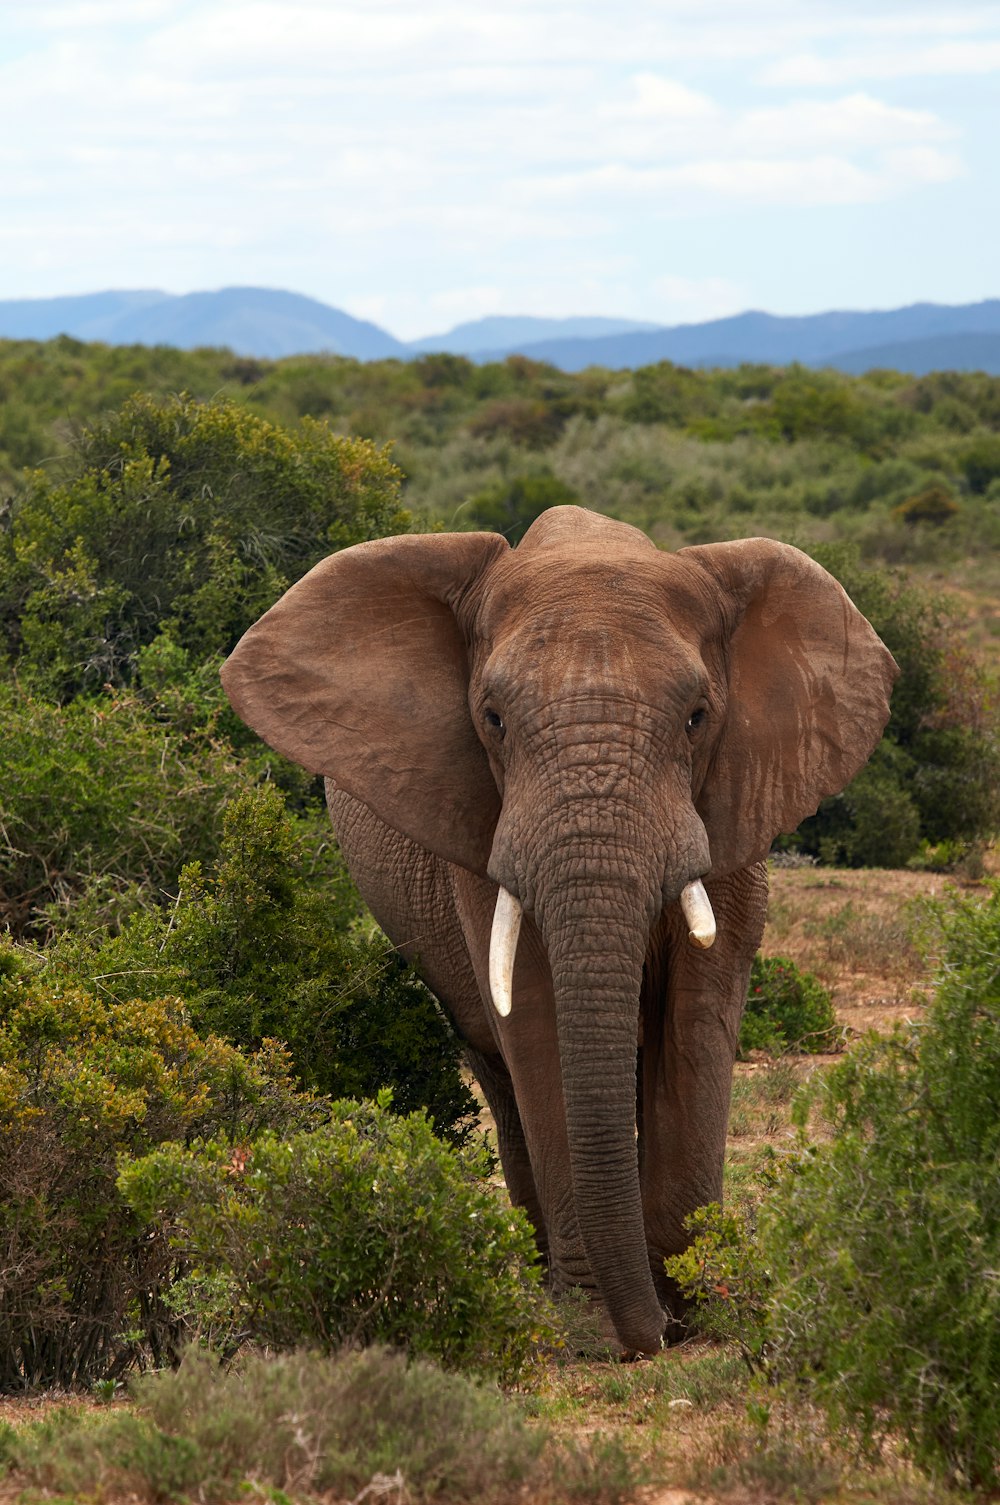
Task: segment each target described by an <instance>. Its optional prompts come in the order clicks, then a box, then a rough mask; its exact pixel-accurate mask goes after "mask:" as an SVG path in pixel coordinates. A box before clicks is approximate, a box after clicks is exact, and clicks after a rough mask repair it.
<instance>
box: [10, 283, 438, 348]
mask: <svg viewBox="0 0 1000 1505" xmlns="http://www.w3.org/2000/svg"><path fill="white" fill-rule="evenodd" d="M56 334H68V335H72V336H73V337H74V338H76V339H78V340H103V341H104V342H106V343H107V344H109V345H176V346H178V347H179V348H180V349H181V350H193V349H195V348H196V347H197V346H206V345H208V346H222V347H225V348H227V349H229V350H232V351H234V352H235V353H236V354H237V355H249V356H259V357H261V358H269V359H277V358H279V357H280V356H283V355H305V354H316V353H319V352H329V353H331V354H334V355H348V356H353V357H354V358H355V359H356V360H362V361H372V360H382V359H384V358H385V357H386V356H393V355H395V356H401V357H404V358H405V357H408V356H409V353H410V352H409V350H408V349H407V347H406V346H405V345H404V344H403V343H402V342H401V341H400V340H396V339H394V338H393V337H392V335H391V334H386V332H385V330H384V329H379V327H378V325H377V324H369V323H368V322H367V321H366V320H364V319H354V318H352V317H351V315H350V314H345V313H342V312H341V310H340V309H338V308H330V307H329V305H328V304H326V303H319V302H318V301H317V300H316V299H315V298H306V297H303V296H302V294H301V293H285V292H279V291H276V290H274V289H271V288H263V287H224V288H220V289H219V291H218V292H213V293H187V294H186V295H185V296H183V297H175V296H173V295H172V294H170V293H155V292H150V293H116V292H108V293H89V294H84V295H83V296H81V297H79V298H37V299H25V300H24V301H18V302H9V303H2V302H0V337H2V338H4V339H36V340H46V339H51V338H52V336H53V335H56Z"/></svg>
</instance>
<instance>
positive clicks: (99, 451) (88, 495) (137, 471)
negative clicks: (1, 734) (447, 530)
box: [0, 396, 408, 699]
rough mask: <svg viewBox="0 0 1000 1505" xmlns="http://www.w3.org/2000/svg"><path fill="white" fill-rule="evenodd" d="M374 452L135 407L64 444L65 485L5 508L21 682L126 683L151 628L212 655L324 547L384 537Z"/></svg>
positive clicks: (150, 405) (197, 407) (65, 687)
mask: <svg viewBox="0 0 1000 1505" xmlns="http://www.w3.org/2000/svg"><path fill="white" fill-rule="evenodd" d="M398 484H399V473H398V472H397V471H396V469H395V467H394V466H392V465H391V464H390V462H389V460H388V458H387V457H386V455H385V453H384V452H383V451H380V450H378V449H377V448H376V447H375V446H374V445H373V444H371V443H368V442H367V441H364V440H351V439H342V438H338V437H336V436H335V435H334V434H332V433H331V432H330V431H329V429H328V428H326V427H325V426H324V425H323V424H321V423H316V422H315V421H313V420H310V419H305V420H303V422H302V425H301V427H300V428H299V429H297V430H296V431H294V432H293V431H291V430H287V429H282V428H279V427H278V426H277V425H276V424H274V423H270V422H268V421H267V420H266V419H263V418H258V417H256V416H255V415H254V414H252V413H250V412H249V411H248V410H247V409H246V408H245V407H242V406H240V405H239V404H237V403H234V402H228V401H224V400H216V401H213V402H208V403H199V402H196V401H194V400H192V399H191V398H190V397H187V396H180V397H174V398H171V399H167V400H156V399H154V398H151V397H142V396H136V397H132V398H130V399H129V400H128V401H127V402H126V403H125V404H124V405H123V407H122V408H121V409H120V411H118V412H116V413H113V414H111V415H110V416H109V417H107V418H104V419H102V420H100V421H97V422H94V423H92V424H91V425H90V426H89V427H87V428H84V429H83V430H82V431H81V433H80V434H79V436H78V438H77V442H76V447H75V461H74V464H73V465H72V466H71V467H70V473H69V475H68V478H67V479H66V480H65V482H64V483H62V484H54V483H53V481H52V479H51V478H50V476H49V475H48V474H47V473H43V472H41V471H39V472H37V473H36V474H34V475H32V476H31V477H30V478H29V481H28V483H27V485H26V486H25V487H24V488H23V489H22V491H21V493H20V494H19V495H18V496H17V497H16V498H15V501H14V505H13V508H12V511H11V515H10V519H9V522H8V528H7V533H6V537H5V539H4V548H5V558H4V567H3V568H2V569H0V625H2V627H3V628H4V629H5V633H6V638H7V648H8V653H9V655H10V657H11V659H12V660H13V661H15V662H17V664H18V670H19V674H20V676H21V678H22V679H27V678H29V677H33V678H34V679H35V681H36V682H37V684H38V686H39V687H40V688H42V689H44V692H45V693H46V694H48V695H55V696H57V697H58V698H60V699H64V698H68V697H71V696H72V695H74V694H76V693H78V692H79V691H81V690H87V689H94V688H96V687H99V686H100V685H101V684H103V683H104V682H106V681H109V682H111V683H112V684H116V685H122V684H128V683H130V681H131V677H132V671H133V668H134V661H135V654H136V653H137V652H138V650H139V649H140V648H141V647H142V646H143V645H144V644H146V643H149V642H151V641H152V639H153V638H154V637H155V636H156V635H157V633H158V632H159V631H161V630H163V629H166V630H168V631H169V632H170V633H171V635H172V636H173V637H174V639H175V640H176V642H177V643H178V644H179V645H180V646H181V647H183V648H186V649H187V650H189V651H190V652H191V653H192V654H194V655H195V657H196V659H197V660H199V661H200V660H202V659H204V658H206V657H208V656H209V655H212V654H221V653H226V652H228V651H229V649H230V648H231V647H232V645H233V643H234V642H235V641H236V639H237V638H238V637H239V635H240V634H241V633H242V632H243V631H245V629H246V628H247V627H249V625H250V624H251V622H253V621H255V620H256V618H257V617H259V616H260V615H261V613H262V612H263V611H265V610H266V609H267V607H269V606H270V605H271V604H272V603H273V601H274V600H275V599H276V598H277V597H278V596H279V595H280V594H281V591H282V590H283V589H284V588H285V587H286V586H287V585H288V584H289V583H290V581H292V580H294V579H297V578H298V576H299V575H301V574H303V573H304V572H305V571H306V570H307V569H308V568H309V567H310V566H311V565H313V564H315V563H316V562H317V560H319V559H321V558H322V557H323V556H324V555H326V554H329V553H330V552H331V551H332V550H333V549H336V548H341V547H343V546H344V545H346V544H353V543H359V542H362V541H363V540H365V539H368V538H375V537H380V536H381V535H382V534H384V533H388V532H394V531H396V532H398V531H400V530H402V529H405V528H406V526H407V525H408V517H407V515H406V514H405V513H403V512H402V511H401V510H400V508H399V500H398Z"/></svg>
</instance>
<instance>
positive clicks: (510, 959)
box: [490, 888, 524, 1019]
mask: <svg viewBox="0 0 1000 1505" xmlns="http://www.w3.org/2000/svg"><path fill="white" fill-rule="evenodd" d="M523 913H524V911H523V910H522V908H521V901H520V900H519V899H515V897H514V895H513V894H511V893H508V891H507V890H506V889H505V888H501V889H500V892H499V893H498V894H497V907H496V909H495V911H494V913H493V930H492V933H491V935H490V996H491V997H492V999H493V1007H494V1008H495V1009H496V1011H497V1013H498V1014H499V1015H500V1017H501V1018H502V1019H506V1017H507V1015H508V1014H509V1013H510V1006H511V1001H512V998H513V990H514V957H515V956H516V955H517V938H518V936H519V935H520V933H521V916H522V914H523Z"/></svg>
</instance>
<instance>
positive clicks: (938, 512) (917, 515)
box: [892, 486, 959, 528]
mask: <svg viewBox="0 0 1000 1505" xmlns="http://www.w3.org/2000/svg"><path fill="white" fill-rule="evenodd" d="M958 510H959V508H958V503H957V502H956V501H955V499H954V497H953V496H952V495H951V493H950V492H949V491H948V489H947V487H945V486H928V487H927V488H926V489H925V490H924V491H918V492H917V494H916V496H911V497H908V498H907V499H906V501H905V502H900V504H899V506H898V507H894V508H893V509H892V515H893V517H896V518H898V519H899V521H900V522H902V523H906V524H907V526H908V527H911V528H912V527H916V525H917V524H918V523H925V524H927V525H928V526H930V527H934V528H941V527H943V526H944V525H945V523H950V522H951V520H952V519H953V518H954V517H956V516H957V515H958Z"/></svg>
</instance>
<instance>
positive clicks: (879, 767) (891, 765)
mask: <svg viewBox="0 0 1000 1505" xmlns="http://www.w3.org/2000/svg"><path fill="white" fill-rule="evenodd" d="M815 554H816V557H817V559H818V560H819V562H820V563H821V564H822V565H824V566H825V567H826V568H827V569H828V570H830V571H831V573H832V574H834V575H835V576H836V577H837V579H838V580H839V581H840V582H841V584H842V585H843V586H844V588H845V589H846V591H847V593H848V595H850V597H851V599H852V600H853V601H854V602H855V604H856V605H857V607H858V608H859V610H860V611H862V612H863V613H864V615H865V616H866V617H867V618H868V620H869V621H870V622H871V624H872V626H873V627H874V628H875V630H876V632H877V633H878V634H879V636H880V637H881V638H882V640H883V642H884V643H885V644H886V646H887V647H888V648H889V650H890V651H891V652H892V653H893V655H894V656H895V658H896V662H897V663H898V664H899V667H900V671H901V672H900V677H899V679H898V681H897V683H896V686H895V689H894V690H893V695H892V713H891V716H890V719H889V724H888V726H887V728H886V733H885V737H884V738H883V741H882V742H881V743H880V745H879V746H878V748H877V749H876V750H875V753H874V754H873V756H872V758H871V759H870V761H869V762H868V764H867V765H866V766H865V768H864V769H863V770H862V771H861V773H860V774H859V775H858V777H857V778H856V779H855V780H854V781H853V782H852V783H851V784H850V785H848V787H847V789H845V790H844V791H843V793H841V794H838V795H834V796H832V797H831V798H829V799H826V800H824V801H823V803H822V805H821V806H820V809H819V812H818V813H817V814H816V815H815V816H812V817H811V818H810V819H809V820H807V821H804V822H803V824H802V825H801V826H800V828H799V831H798V833H797V836H796V837H795V838H794V844H795V845H797V846H799V847H800V848H801V849H802V850H804V851H806V852H811V853H814V854H815V855H817V856H819V857H821V858H822V860H823V861H824V862H830V863H835V862H842V863H846V864H847V865H848V866H854V867H866V866H870V867H876V866H877V867H902V866H904V865H905V864H906V863H908V862H911V861H915V860H918V858H919V853H920V850H921V845H922V843H930V844H936V843H939V842H942V841H945V840H950V841H958V842H960V843H963V844H964V846H965V847H966V848H968V847H971V846H974V845H975V844H976V843H981V842H982V841H984V840H989V839H990V838H991V837H992V835H993V833H994V832H995V830H996V829H997V826H998V823H1000V736H998V730H997V726H996V719H995V711H994V709H993V706H992V703H991V699H990V695H989V690H988V685H987V682H986V679H985V677H984V675H983V673H982V671H981V670H980V669H979V668H978V666H977V665H976V664H975V662H974V661H973V660H972V659H971V657H970V656H969V654H968V653H967V652H966V651H965V650H964V648H963V647H962V642H961V636H960V633H959V626H958V624H957V623H955V622H953V621H952V620H951V618H950V616H949V611H948V606H947V603H946V602H945V601H944V600H941V599H936V598H935V597H933V596H930V595H928V594H927V593H926V592H924V591H921V590H919V589H916V588H914V587H911V586H906V585H904V584H903V583H902V581H901V580H900V578H899V577H898V576H897V575H894V574H891V573H890V572H888V571H886V570H882V569H871V568H867V567H865V566H864V565H862V563H861V562H860V559H859V557H858V554H857V552H856V551H855V550H853V549H850V548H844V547H837V548H832V547H824V548H820V549H817V550H815Z"/></svg>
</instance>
